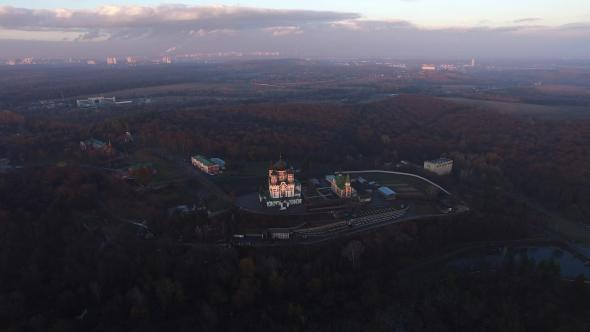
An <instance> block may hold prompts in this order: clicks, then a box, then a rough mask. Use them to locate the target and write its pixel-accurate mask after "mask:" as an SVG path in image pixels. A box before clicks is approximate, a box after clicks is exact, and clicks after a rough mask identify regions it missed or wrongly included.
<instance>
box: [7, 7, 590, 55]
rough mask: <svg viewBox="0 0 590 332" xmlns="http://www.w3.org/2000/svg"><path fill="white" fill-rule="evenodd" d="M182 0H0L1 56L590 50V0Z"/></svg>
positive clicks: (550, 52)
mask: <svg viewBox="0 0 590 332" xmlns="http://www.w3.org/2000/svg"><path fill="white" fill-rule="evenodd" d="M179 1H182V0H175V1H161V0H160V1H157V0H127V1H118V2H117V1H101V0H56V1H51V0H43V1H40V0H28V1H27V0H18V1H16V0H0V58H6V57H16V56H20V57H24V56H36V57H39V56H47V57H67V56H106V55H115V56H124V55H149V56H153V55H159V54H165V53H167V52H166V51H168V53H171V52H172V53H178V54H183V53H195V52H205V53H206V52H280V53H281V54H282V55H284V56H285V57H338V56H342V57H349V56H373V57H393V58H395V57H398V58H402V57H404V58H407V57H428V56H431V57H441V58H442V57H444V58H452V57H457V58H470V57H472V56H478V57H490V58H491V57H502V58H526V57H542V58H543V57H544V58H590V1H588V0H445V1H443V0H364V1H351V0H339V1H338V0H321V1H320V0H314V1H312V0H285V1H277V0H274V1H273V0H241V1H208V0H205V1H198V0H188V1H183V2H182V3H179ZM171 49H173V50H174V51H170V50H171Z"/></svg>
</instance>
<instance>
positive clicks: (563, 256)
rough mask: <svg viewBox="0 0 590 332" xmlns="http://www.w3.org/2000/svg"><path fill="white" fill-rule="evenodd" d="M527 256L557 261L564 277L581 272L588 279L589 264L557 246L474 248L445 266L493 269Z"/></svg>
mask: <svg viewBox="0 0 590 332" xmlns="http://www.w3.org/2000/svg"><path fill="white" fill-rule="evenodd" d="M527 258H528V259H529V260H532V261H534V262H535V263H536V264H539V263H541V262H550V261H553V262H555V263H557V264H558V265H559V267H560V270H561V275H562V276H563V277H564V278H575V277H577V276H579V275H580V274H582V275H584V277H585V278H587V279H590V266H586V265H585V264H586V262H585V261H584V260H582V259H580V258H578V257H576V256H575V255H574V254H572V253H570V252H569V251H567V250H564V249H562V248H560V247H557V246H524V247H493V248H486V249H480V250H474V252H471V253H469V254H466V255H464V256H462V257H459V258H455V259H451V260H450V261H449V262H448V263H447V267H449V268H457V269H467V270H472V271H478V270H486V269H488V270H493V269H497V268H498V267H500V266H501V265H502V264H504V263H506V262H508V261H509V260H510V259H513V261H514V262H516V263H518V262H520V261H522V260H523V259H527Z"/></svg>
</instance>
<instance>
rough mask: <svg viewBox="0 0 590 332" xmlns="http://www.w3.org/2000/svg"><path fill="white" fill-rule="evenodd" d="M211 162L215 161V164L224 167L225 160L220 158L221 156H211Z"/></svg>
mask: <svg viewBox="0 0 590 332" xmlns="http://www.w3.org/2000/svg"><path fill="white" fill-rule="evenodd" d="M210 160H211V161H212V162H214V163H216V164H217V165H219V168H220V169H222V170H223V169H225V160H223V159H221V158H211V159H210Z"/></svg>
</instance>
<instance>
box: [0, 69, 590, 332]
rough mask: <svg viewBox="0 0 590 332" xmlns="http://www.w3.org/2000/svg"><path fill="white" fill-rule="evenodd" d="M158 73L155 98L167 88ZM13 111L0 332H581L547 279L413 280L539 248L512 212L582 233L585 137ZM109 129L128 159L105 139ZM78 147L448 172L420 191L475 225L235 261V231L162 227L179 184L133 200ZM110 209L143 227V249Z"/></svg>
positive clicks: (8, 111) (318, 114)
mask: <svg viewBox="0 0 590 332" xmlns="http://www.w3.org/2000/svg"><path fill="white" fill-rule="evenodd" d="M284 70H285V72H288V70H286V69H284ZM196 72H198V73H199V75H201V74H203V71H196ZM111 74H112V73H107V74H104V75H105V76H109V75H111ZM30 75H32V76H34V75H41V76H43V75H46V73H45V74H38V73H33V72H32V73H30ZM64 75H67V73H66V74H64ZM170 75H171V76H170V82H171V83H177V81H178V80H179V79H181V78H182V77H183V76H182V74H181V73H180V71H179V72H173V73H171V74H170ZM269 75H270V74H269ZM323 75H325V76H326V77H327V78H330V77H333V76H337V75H335V74H334V73H332V72H326V73H323ZM244 76H248V74H247V71H246V72H245V73H244ZM30 79H33V78H30ZM45 79H46V78H45ZM101 79H103V80H107V79H106V78H105V77H102V78H101ZM141 80H142V77H141V76H138V77H134V78H133V79H130V81H128V82H120V84H119V85H118V86H117V88H121V89H123V88H131V87H137V86H142V85H141V84H139V83H138V82H140V81H141ZM187 80H189V79H187ZM191 80H192V79H191ZM220 80H222V79H221V78H220ZM144 86H149V84H148V83H145V85H144ZM108 88H110V87H101V88H100V89H98V90H100V91H110V90H109V89H108ZM46 89H47V90H43V91H46V93H47V95H48V96H50V95H51V96H52V97H56V94H59V93H58V90H59V89H57V88H55V87H53V88H52V87H46ZM72 89H74V90H75V89H79V90H75V91H74V92H72V95H81V94H85V93H90V91H97V90H96V86H94V87H92V88H91V87H90V86H88V87H85V86H79V87H77V88H72ZM85 89H87V90H85ZM229 90H231V89H228V91H229ZM321 91H322V90H321V89H319V88H318V89H312V88H310V91H309V93H310V95H313V96H316V95H318V94H321ZM27 93H28V92H26V91H25V92H23V94H22V95H20V97H18V98H16V97H15V98H8V99H4V103H3V104H2V108H0V131H1V132H2V133H3V135H1V136H0V158H6V159H8V160H10V163H11V164H12V165H15V166H19V168H15V169H11V170H8V171H5V172H0V221H1V222H0V330H3V331H105V330H108V331H162V330H171V331H194V330H198V331H217V330H232V331H233V330H252V331H254V330H256V331H260V330H280V331H359V330H365V331H366V330H370V331H391V330H395V331H586V330H590V322H589V321H588V319H587V317H588V315H589V314H590V290H589V289H588V287H587V285H585V283H584V282H585V280H584V278H583V276H580V277H578V278H576V279H575V280H573V281H564V280H562V277H561V275H560V267H559V265H558V264H557V263H556V262H554V261H543V262H535V261H533V260H532V259H520V260H514V261H508V262H507V263H505V264H503V265H502V266H500V267H499V268H497V269H489V270H482V271H477V272H473V271H470V270H467V269H465V270H462V269H447V268H441V267H440V266H430V265H425V266H422V267H420V266H421V263H423V262H425V261H427V260H428V259H430V258H432V257H436V256H437V254H440V253H444V252H448V251H452V250H456V249H458V248H462V247H464V246H469V245H473V244H474V243H488V242H489V243H510V241H520V240H523V239H531V238H536V237H539V236H542V235H543V234H544V232H545V229H544V224H543V222H544V219H546V218H547V216H546V215H543V214H542V213H540V212H539V211H536V210H534V209H531V208H530V206H527V205H526V204H524V203H523V202H522V201H519V200H516V199H514V197H521V196H522V197H526V198H527V199H531V200H533V201H534V202H536V203H538V204H540V205H542V206H543V207H545V208H546V209H549V210H550V211H551V212H554V213H557V214H559V215H561V216H564V217H566V218H569V219H571V220H575V221H577V222H584V220H588V216H589V215H590V210H589V207H590V189H589V188H590V174H589V172H590V157H589V156H590V121H588V120H583V119H582V120H577V121H570V120H568V119H567V118H564V119H557V120H556V119H552V120H547V119H540V118H536V117H533V116H527V117H523V116H518V115H510V114H501V113H498V112H493V111H487V110H483V109H477V108H473V107H469V106H467V105H464V104H457V103H453V102H449V101H445V100H442V99H439V98H436V97H434V96H429V95H424V94H401V95H399V96H395V97H388V98H382V99H380V100H376V101H370V102H358V103H351V102H335V101H322V102H319V101H316V100H313V99H312V98H310V100H309V101H307V102H304V101H300V100H297V101H292V102H273V101H266V102H255V101H253V100H251V101H250V102H247V103H233V102H231V103H223V102H219V103H218V104H215V105H211V104H202V105H199V104H194V105H191V104H190V103H183V104H181V105H174V104H165V103H163V104H158V103H154V104H150V105H142V106H141V107H123V108H112V109H109V108H106V109H100V110H79V109H74V108H67V109H63V110H61V109H57V110H47V111H39V112H37V111H31V110H29V109H27V108H26V107H23V106H22V104H20V103H21V100H24V99H27V98H29V97H28V95H27ZM44 93H45V92H44ZM19 105H20V106H19ZM126 131H129V132H130V133H132V135H133V138H134V139H133V143H124V142H123V141H122V140H121V139H120V137H121V135H122V133H125V132H126ZM90 137H94V138H97V139H101V140H103V141H105V142H111V143H112V145H113V146H114V148H115V150H116V151H118V153H119V154H120V155H121V156H122V157H121V158H122V159H124V158H125V156H127V155H133V154H134V153H136V152H138V151H139V152H145V151H151V152H157V153H158V154H162V155H165V156H169V157H170V158H180V159H182V158H185V159H188V156H190V155H191V154H195V153H202V154H206V155H216V156H221V157H223V158H224V159H225V160H226V161H227V164H228V165H229V166H230V167H234V166H235V167H238V166H240V165H242V164H245V163H248V162H263V161H270V160H273V159H276V158H277V157H278V156H279V155H281V154H282V155H284V156H285V157H286V158H287V159H288V160H290V161H291V162H293V163H294V164H295V165H297V166H298V167H301V169H302V171H310V172H312V171H313V169H314V167H318V165H322V166H325V165H328V166H329V167H331V168H332V169H373V168H388V167H392V166H391V165H395V164H396V163H399V162H401V161H402V160H405V161H409V162H411V163H414V164H418V165H421V163H422V162H423V161H424V160H426V159H433V158H437V157H440V156H446V157H449V158H452V159H453V160H454V161H455V167H454V171H453V174H452V175H451V176H450V177H448V178H440V179H437V181H438V182H441V183H442V184H443V185H445V186H448V187H449V188H450V189H452V191H453V192H455V193H456V194H457V195H460V196H461V198H462V199H464V200H465V201H466V202H467V203H468V204H469V206H470V207H471V209H472V212H470V213H468V214H464V215H457V216H452V217H449V218H433V219H428V220H420V221H411V222H407V223H403V224H399V225H394V226H390V227H387V228H385V229H383V230H379V231H375V232H368V233H366V234H362V235H358V236H355V237H351V238H343V239H340V240H335V241H333V242H330V243H324V244H319V245H313V246H299V247H272V248H238V247H232V246H227V245H225V243H226V242H225V241H223V240H227V238H228V237H229V236H231V230H232V229H233V228H234V227H235V226H236V225H239V223H241V222H247V218H244V217H243V216H241V215H240V214H239V213H228V214H225V215H222V216H220V217H217V218H209V217H207V215H206V214H203V213H196V214H194V215H190V216H178V215H171V214H169V213H167V210H166V209H167V208H169V207H170V206H172V205H173V204H180V203H192V202H194V201H195V200H197V199H196V198H194V197H193V195H194V196H196V194H195V192H198V191H202V190H204V189H203V188H200V187H199V184H198V183H193V182H191V181H188V180H187V181H186V182H184V183H175V184H173V185H171V186H170V187H168V188H166V189H163V190H161V191H157V192H156V191H154V192H143V191H138V190H137V187H134V186H132V185H130V184H128V183H126V182H125V181H122V180H121V179H120V178H117V177H114V176H113V175H112V174H111V173H109V171H105V170H104V169H109V168H111V167H115V166H113V163H116V161H115V162H113V161H111V160H106V159H105V158H102V157H90V156H88V155H85V154H84V153H82V152H81V151H80V148H79V142H80V141H81V140H85V139H88V138H90ZM160 171H161V172H162V173H164V171H167V170H160ZM178 197H180V198H178ZM183 200H184V201H183ZM120 211H124V212H126V214H125V217H126V218H131V217H133V213H136V212H137V213H140V215H137V216H135V217H136V218H142V219H145V225H147V227H149V229H150V232H152V233H153V236H146V234H144V233H140V232H138V230H137V228H136V227H135V226H132V225H130V224H129V223H126V222H125V221H124V220H123V218H122V217H121V216H120V215H116V214H115V212H117V213H119V212H120ZM232 212H235V211H232ZM277 221H280V220H277ZM179 239H182V241H181V240H179ZM218 240H221V241H218ZM426 322H428V323H426Z"/></svg>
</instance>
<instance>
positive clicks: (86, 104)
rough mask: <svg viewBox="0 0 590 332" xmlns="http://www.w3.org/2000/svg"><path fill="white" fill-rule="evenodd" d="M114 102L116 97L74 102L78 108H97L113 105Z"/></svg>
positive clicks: (91, 98)
mask: <svg viewBox="0 0 590 332" xmlns="http://www.w3.org/2000/svg"><path fill="white" fill-rule="evenodd" d="M116 102H117V98H116V97H110V98H107V97H90V98H88V99H78V100H76V105H77V106H78V107H79V108H99V107H102V106H107V105H114V104H115V103H116Z"/></svg>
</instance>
